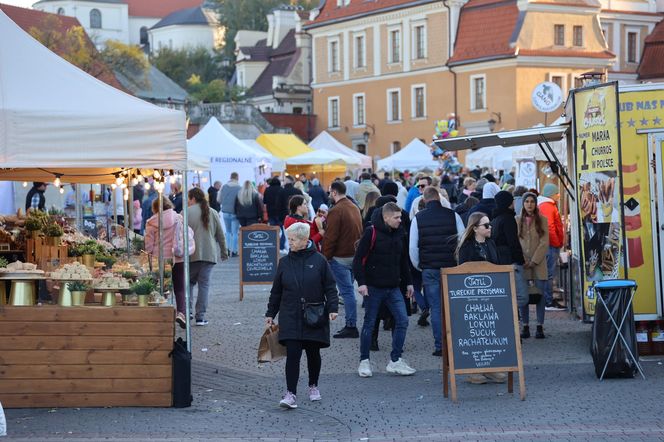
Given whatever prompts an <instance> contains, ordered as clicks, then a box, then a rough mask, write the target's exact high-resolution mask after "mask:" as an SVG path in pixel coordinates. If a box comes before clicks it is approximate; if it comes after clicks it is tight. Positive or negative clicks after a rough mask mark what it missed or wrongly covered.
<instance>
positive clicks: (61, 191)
mask: <svg viewBox="0 0 664 442" xmlns="http://www.w3.org/2000/svg"><path fill="white" fill-rule="evenodd" d="M60 193H61V194H62V193H65V188H64V187H62V186H60Z"/></svg>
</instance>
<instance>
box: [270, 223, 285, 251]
mask: <svg viewBox="0 0 664 442" xmlns="http://www.w3.org/2000/svg"><path fill="white" fill-rule="evenodd" d="M267 223H268V224H269V225H271V226H279V227H280V234H279V250H283V249H285V248H286V232H284V226H283V225H282V224H281V223H280V222H279V218H278V217H276V216H271V217H269V218H268V219H267Z"/></svg>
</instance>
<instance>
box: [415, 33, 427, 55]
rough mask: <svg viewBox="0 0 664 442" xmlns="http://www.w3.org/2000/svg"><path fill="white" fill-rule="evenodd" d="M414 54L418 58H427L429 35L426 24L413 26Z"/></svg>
mask: <svg viewBox="0 0 664 442" xmlns="http://www.w3.org/2000/svg"><path fill="white" fill-rule="evenodd" d="M413 45H414V46H413V55H414V56H415V59H416V60H421V59H423V58H427V36H426V28H425V27H424V25H418V26H415V28H413Z"/></svg>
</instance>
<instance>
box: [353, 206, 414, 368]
mask: <svg viewBox="0 0 664 442" xmlns="http://www.w3.org/2000/svg"><path fill="white" fill-rule="evenodd" d="M401 216H402V214H401V209H400V208H399V206H397V205H396V204H395V203H392V202H389V203H387V204H385V205H384V206H383V207H382V208H381V209H380V212H376V213H374V216H373V217H372V223H373V225H372V226H369V227H367V228H366V229H365V231H364V233H363V234H362V238H360V242H359V244H358V246H357V251H356V253H355V256H354V258H353V274H354V275H355V279H356V280H357V284H358V286H359V287H358V292H359V293H360V295H362V296H364V297H365V299H364V324H363V326H362V334H361V335H360V366H359V368H358V373H359V375H360V376H361V377H370V376H372V371H371V364H370V362H369V349H370V347H371V336H372V334H373V328H374V323H375V322H376V319H377V316H378V311H379V309H380V306H381V304H382V303H383V302H385V304H386V305H387V308H388V309H389V310H390V312H391V313H392V315H393V316H394V330H393V332H392V353H390V362H389V363H388V364H387V368H386V371H387V372H388V373H395V374H399V375H402V376H407V375H412V374H413V373H415V370H414V369H413V368H412V367H410V366H409V365H408V364H407V363H406V362H405V361H404V360H403V359H401V354H402V353H403V344H404V341H405V340H406V329H407V328H408V316H407V315H406V303H405V302H404V300H403V296H402V295H401V289H400V286H401V284H402V283H404V282H405V284H406V287H407V289H406V296H407V297H408V298H410V297H411V296H413V286H412V282H411V278H410V268H409V267H408V240H407V239H406V235H405V233H404V230H403V227H401Z"/></svg>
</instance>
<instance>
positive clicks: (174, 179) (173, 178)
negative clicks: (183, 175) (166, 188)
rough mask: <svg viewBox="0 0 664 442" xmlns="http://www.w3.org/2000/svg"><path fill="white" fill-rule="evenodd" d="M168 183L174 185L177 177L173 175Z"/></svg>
mask: <svg viewBox="0 0 664 442" xmlns="http://www.w3.org/2000/svg"><path fill="white" fill-rule="evenodd" d="M168 181H170V183H171V184H174V183H175V182H176V181H177V177H176V176H175V175H171V176H170V177H169V178H168Z"/></svg>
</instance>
